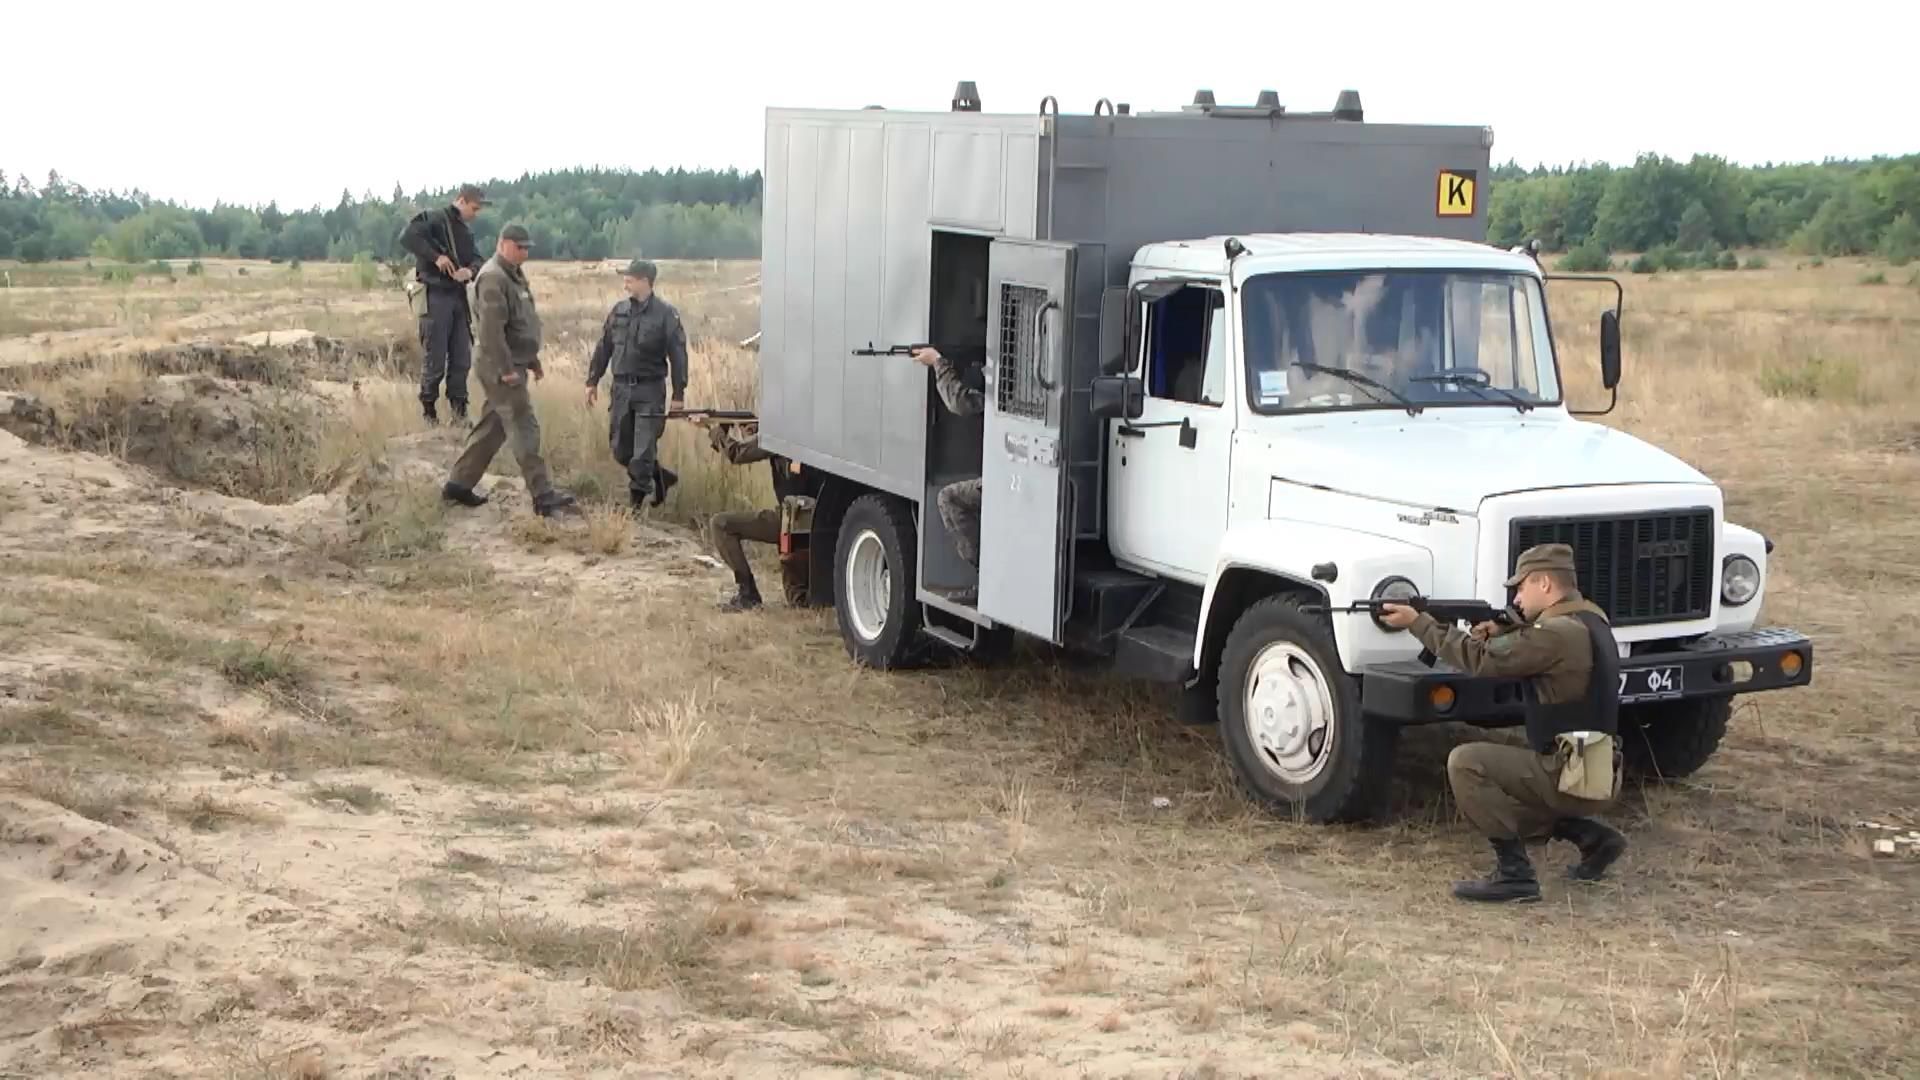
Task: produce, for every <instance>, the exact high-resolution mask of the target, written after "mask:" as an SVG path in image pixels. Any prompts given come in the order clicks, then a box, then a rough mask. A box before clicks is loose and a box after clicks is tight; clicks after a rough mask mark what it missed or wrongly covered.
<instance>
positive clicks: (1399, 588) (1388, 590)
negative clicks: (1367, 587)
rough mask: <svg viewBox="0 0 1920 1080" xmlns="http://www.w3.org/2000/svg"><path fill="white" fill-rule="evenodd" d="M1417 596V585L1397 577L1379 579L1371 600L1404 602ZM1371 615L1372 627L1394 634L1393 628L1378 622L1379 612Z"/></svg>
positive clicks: (1418, 592) (1418, 591) (1418, 590)
mask: <svg viewBox="0 0 1920 1080" xmlns="http://www.w3.org/2000/svg"><path fill="white" fill-rule="evenodd" d="M1419 595H1420V587H1419V586H1418V585H1415V584H1414V583H1413V582H1411V581H1408V580H1407V579H1406V578H1403V577H1399V576H1394V577H1387V578H1381V579H1380V584H1378V585H1375V586H1374V587H1373V598H1374V599H1375V600H1394V601H1405V600H1411V599H1413V598H1414V597H1416V596H1419ZM1371 614H1372V618H1373V625H1375V626H1377V627H1379V628H1380V629H1382V630H1385V631H1386V632H1387V633H1389V634H1391V633H1395V630H1394V629H1393V627H1391V626H1388V625H1387V624H1386V623H1384V622H1381V621H1380V613H1379V612H1377V611H1375V612H1372V613H1371Z"/></svg>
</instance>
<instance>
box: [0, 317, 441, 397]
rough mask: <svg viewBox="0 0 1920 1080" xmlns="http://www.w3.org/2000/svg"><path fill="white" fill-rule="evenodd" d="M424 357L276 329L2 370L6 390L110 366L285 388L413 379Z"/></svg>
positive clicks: (411, 346)
mask: <svg viewBox="0 0 1920 1080" xmlns="http://www.w3.org/2000/svg"><path fill="white" fill-rule="evenodd" d="M419 353H420V347H419V343H418V342H414V341H409V340H406V339H404V338H399V337H393V338H382V337H374V338H364V339H351V340H350V339H346V338H334V337H327V336H325V335H322V334H316V333H314V332H312V331H310V330H273V331H267V332H262V333H258V334H249V335H246V336H244V337H241V338H238V339H236V340H233V341H214V340H210V339H196V340H193V341H189V342H185V343H182V344H179V345H169V346H166V347H163V348H145V349H137V350H129V349H125V348H122V349H118V350H115V351H112V352H101V353H88V354H86V355H81V356H75V357H69V358H64V359H60V360H50V361H47V362H44V363H38V364H15V365H11V366H0V389H19V388H21V387H22V386H23V384H25V383H26V382H28V381H30V380H46V379H60V378H68V377H72V376H74V375H76V374H78V373H81V372H85V371H87V370H89V369H93V368H98V367H100V366H101V365H103V364H108V363H111V364H115V365H121V366H131V367H133V368H136V369H138V370H140V371H143V372H146V373H147V374H150V375H193V374H205V375H214V376H218V377H219V378H223V379H232V380H237V381H242V382H251V383H262V384H266V385H269V386H281V387H296V386H299V385H300V384H301V383H302V382H303V381H304V380H305V379H307V378H322V379H324V378H341V377H344V376H346V375H347V374H348V373H349V372H351V371H353V370H354V369H355V368H360V369H364V370H369V371H373V372H377V373H386V374H399V375H404V376H407V377H409V378H411V377H412V376H413V374H414V373H415V371H416V369H417V367H418V363H419Z"/></svg>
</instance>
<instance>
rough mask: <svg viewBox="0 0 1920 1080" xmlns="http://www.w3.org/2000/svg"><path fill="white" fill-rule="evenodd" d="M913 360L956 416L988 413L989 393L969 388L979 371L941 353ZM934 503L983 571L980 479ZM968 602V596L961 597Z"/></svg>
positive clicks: (959, 546) (948, 490)
mask: <svg viewBox="0 0 1920 1080" xmlns="http://www.w3.org/2000/svg"><path fill="white" fill-rule="evenodd" d="M913 360H914V362H915V363H917V364H921V365H923V366H925V367H929V368H932V369H933V382H934V386H935V387H937V388H938V389H939V391H940V400H941V401H944V402H946V404H947V408H948V409H951V410H952V411H953V414H954V415H955V416H976V415H978V414H979V413H981V412H982V411H984V410H985V409H986V407H987V395H986V391H985V389H984V388H983V387H980V386H976V385H969V380H968V378H967V377H968V376H969V375H971V376H973V377H974V380H975V381H977V380H978V376H979V372H978V369H975V368H962V367H961V366H960V365H958V364H955V363H954V362H953V361H951V360H949V359H947V358H946V357H944V356H942V355H940V351H939V350H938V349H918V350H916V351H915V352H914V354H913ZM934 501H935V502H936V503H938V504H939V507H940V521H941V522H942V523H943V524H945V525H946V527H947V531H948V532H949V533H952V534H953V544H954V547H955V549H956V550H958V551H959V553H960V557H961V558H962V559H965V560H966V561H967V565H968V566H971V567H973V568H974V569H975V570H978V569H980V478H979V477H974V478H973V479H971V480H956V481H954V482H953V483H951V484H948V485H947V486H945V487H943V488H941V489H940V494H939V495H938V496H937V497H935V499H934ZM967 598H968V597H967V596H966V595H962V596H961V597H957V599H967Z"/></svg>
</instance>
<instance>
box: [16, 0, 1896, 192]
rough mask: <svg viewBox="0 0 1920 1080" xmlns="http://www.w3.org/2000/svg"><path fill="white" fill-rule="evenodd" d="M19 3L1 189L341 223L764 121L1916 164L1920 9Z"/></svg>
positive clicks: (724, 154)
mask: <svg viewBox="0 0 1920 1080" xmlns="http://www.w3.org/2000/svg"><path fill="white" fill-rule="evenodd" d="M1712 8H1717V9H1720V12H1723V13H1717V12H1716V11H1714V10H1710V8H1709V6H1708V5H1705V4H1687V3H1685V2H1684V0H1668V2H1666V3H1640V2H1632V0H1618V2H1608V3H1600V4H1569V5H1554V4H1507V5H1491V4H1468V3H1462V2H1460V0H1430V2H1427V3H1418V4H1416V3H1388V2H1359V3H1339V2H1334V3H1327V2H1317V3H1313V4H1298V3H1285V2H1280V0H1265V2H1259V0H1254V2H1248V0H1212V2H1209V3H1204V4H1191V5H1182V4H1167V3H1159V4H1138V5H1121V4H1112V3H1108V4H1103V5H1101V7H1099V8H1098V9H1093V8H1086V9H1075V8H1071V7H1069V6H1065V5H1062V6H1057V7H1044V6H1042V5H1041V4H1039V3H1035V2H1032V0H1029V2H1026V3H1005V2H1001V0H975V2H973V3H971V4H952V3H945V4H938V5H932V4H930V5H927V6H926V7H923V8H915V7H912V6H909V5H907V4H897V3H896V4H883V3H843V4H834V3H829V2H825V0H821V2H817V3H808V4H795V3H778V4H773V5H770V6H768V7H767V8H766V9H764V10H755V9H754V8H753V6H752V5H749V4H742V3H737V2H736V3H728V2H725V0H709V2H707V3H673V4H668V5H657V4H653V3H648V2H640V3H624V4H616V3H596V4H585V3H571V2H565V0H538V2H524V0H523V2H521V3H513V4H494V3H487V2H481V0H471V2H468V3H464V4H459V5H451V4H433V5H428V4H408V3H401V2H398V0H394V2H391V3H387V4H375V3H366V2H359V0H340V2H334V3H329V4H324V5H322V4H293V3H286V2H274V0H268V2H265V3H259V2H255V3H248V4H240V3H216V2H211V0H207V2H192V0H185V2H178V3H170V4H164V5H163V4H153V3H143V4H134V3H126V4H122V3H102V2H92V3H89V2H84V0H70V2H68V3H65V4H59V5H56V4H50V3H28V2H25V0H16V2H12V3H9V4H7V10H6V11H5V13H4V15H3V16H0V36H4V38H5V39H6V40H7V48H6V49H5V52H6V62H5V66H4V68H0V170H4V171H5V172H6V173H7V174H8V175H9V176H14V175H19V174H24V175H27V176H29V177H31V178H32V179H33V181H34V182H35V183H36V184H39V183H41V182H43V181H44V180H45V179H46V175H47V172H48V170H49V169H58V170H59V171H60V173H61V175H62V176H63V177H64V178H66V179H67V180H69V181H71V182H75V183H80V184H84V185H86V186H88V187H90V188H94V189H116V190H126V189H130V188H135V187H137V188H140V189H141V190H143V191H145V192H147V193H148V194H150V195H152V196H154V197H157V198H163V199H171V200H174V201H179V202H184V203H187V204H191V205H199V206H204V205H211V204H212V203H213V202H214V201H215V200H224V201H227V202H230V203H241V204H247V205H258V204H264V203H266V202H268V201H269V200H273V201H277V202H278V203H279V205H280V207H281V209H292V208H296V207H306V206H314V205H325V206H331V205H332V204H333V203H335V202H336V201H337V200H338V199H339V196H340V192H341V191H342V190H343V189H344V190H348V191H351V192H352V193H353V194H355V195H356V196H357V195H360V194H362V193H363V192H367V191H372V192H375V193H377V194H379V195H382V196H384V195H386V194H388V193H389V192H391V191H392V189H393V186H394V184H395V183H396V182H398V183H399V184H400V186H401V187H402V188H403V189H404V190H406V191H407V192H408V193H412V192H414V191H417V190H421V189H427V188H431V189H443V188H447V187H451V186H453V185H456V184H459V183H461V182H463V181H466V180H472V179H483V178H488V177H513V176H517V175H519V174H521V173H523V172H529V171H531V172H539V171H543V170H547V169H557V168H568V167H573V166H593V165H600V166H608V167H615V168H619V167H626V168H633V169H638V170H644V169H647V168H650V167H660V168H671V167H674V166H676V165H677V166H684V167H688V168H699V167H714V168H726V167H729V166H736V167H739V168H741V169H743V170H751V169H756V168H759V167H760V165H761V160H762V156H763V151H762V127H763V122H764V117H765V109H766V108H767V107H769V106H785V107H819V108H859V107H861V106H865V105H872V104H880V105H885V106H888V107H891V108H913V109H933V110H944V109H946V108H947V107H948V106H949V102H950V100H951V98H952V96H953V89H954V85H955V84H956V83H957V82H958V81H960V80H962V79H970V80H972V81H973V82H975V83H976V84H977V85H978V87H979V91H980V96H981V99H982V102H983V104H984V106H985V111H987V112H1028V111H1033V110H1036V109H1037V108H1038V106H1039V103H1040V101H1041V99H1042V98H1043V97H1045V96H1047V95H1049V94H1050V95H1053V96H1054V97H1055V98H1056V99H1057V100H1058V101H1059V102H1060V106H1061V109H1062V110H1063V111H1065V112H1069V113H1085V112H1091V111H1092V110H1093V107H1094V103H1095V102H1096V101H1098V100H1099V99H1100V98H1102V97H1105V98H1108V99H1110V100H1112V101H1115V102H1127V103H1129V104H1131V105H1132V106H1133V107H1134V110H1135V111H1143V110H1146V109H1173V108H1178V107H1180V106H1182V105H1184V104H1187V103H1188V102H1190V101H1191V100H1192V98H1193V94H1194V91H1195V90H1197V89H1202V88H1205V89H1209V90H1212V91H1213V92H1214V95H1215V97H1216V99H1217V100H1218V101H1219V102H1221V103H1222V104H1228V103H1236V102H1245V103H1251V102H1252V101H1253V100H1254V98H1255V97H1256V96H1257V94H1258V93H1259V92H1260V91H1261V90H1265V89H1271V90H1275V91H1277V92H1278V93H1279V95H1280V100H1281V102H1282V103H1283V104H1285V105H1286V106H1287V107H1288V108H1290V109H1294V110H1298V111H1321V110H1326V109H1330V108H1331V107H1332V106H1333V102H1334V99H1335V98H1336V97H1337V96H1338V94H1339V92H1340V91H1341V90H1345V89H1352V90H1357V91H1359V93H1360V96H1361V100H1362V102H1363V104H1364V106H1365V109H1366V115H1367V118H1368V119H1369V120H1377V121H1382V122H1405V123H1447V124H1476V125H1480V124H1484V125H1487V126H1490V127H1492V128H1493V131H1494V145H1493V159H1494V161H1495V162H1496V163H1500V162H1505V161H1507V160H1509V159H1512V160H1517V161H1519V162H1520V163H1521V164H1523V165H1529V166H1530V165H1533V164H1535V163H1541V162H1544V163H1549V164H1565V163H1570V162H1579V161H1585V162H1594V161H1610V162H1615V163H1630V162H1631V161H1632V160H1633V159H1634V157H1635V156H1636V155H1637V154H1639V153H1642V152H1652V153H1662V154H1667V155H1669V156H1673V157H1678V158H1683V159H1684V158H1686V157H1689V156H1691V155H1692V154H1694V153H1712V154H1718V155H1721V156H1723V157H1726V158H1728V159H1730V160H1732V161H1735V162H1738V163H1742V164H1757V163H1761V162H1766V161H1808V160H1812V161H1817V160H1820V159H1822V158H1826V157H1869V156H1872V155H1875V154H1901V153H1911V152H1915V151H1920V121H1917V120H1916V119H1915V116H1916V114H1920V79H1916V77H1915V76H1914V74H1913V58H1912V52H1911V50H1912V42H1913V41H1915V40H1920V3H1913V2H1912V0H1905V2H1880V0H1870V2H1868V0H1856V2H1851V3H1846V2H1830V3H1826V4H1823V5H1819V6H1818V7H1807V6H1803V5H1795V6H1792V7H1788V6H1786V5H1785V4H1784V3H1782V5H1781V6H1780V7H1779V8H1778V9H1777V15H1778V17H1777V18H1773V17H1769V16H1768V14H1766V13H1765V11H1764V8H1762V7H1759V6H1755V5H1712Z"/></svg>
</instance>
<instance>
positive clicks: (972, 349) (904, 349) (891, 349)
mask: <svg viewBox="0 0 1920 1080" xmlns="http://www.w3.org/2000/svg"><path fill="white" fill-rule="evenodd" d="M921 349H932V350H934V351H935V352H938V353H939V354H940V355H941V356H944V357H946V358H947V359H949V360H952V361H954V362H955V363H962V364H963V363H966V362H967V361H968V360H969V359H976V358H981V357H984V356H985V355H986V351H987V347H986V346H985V345H932V344H929V343H927V342H924V341H922V342H916V343H914V344H912V345H888V346H887V347H885V348H881V347H880V346H878V345H875V344H874V343H873V342H871V341H869V342H867V347H866V348H864V349H855V350H853V355H855V356H912V355H913V354H914V353H916V352H919V351H920V350H921Z"/></svg>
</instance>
